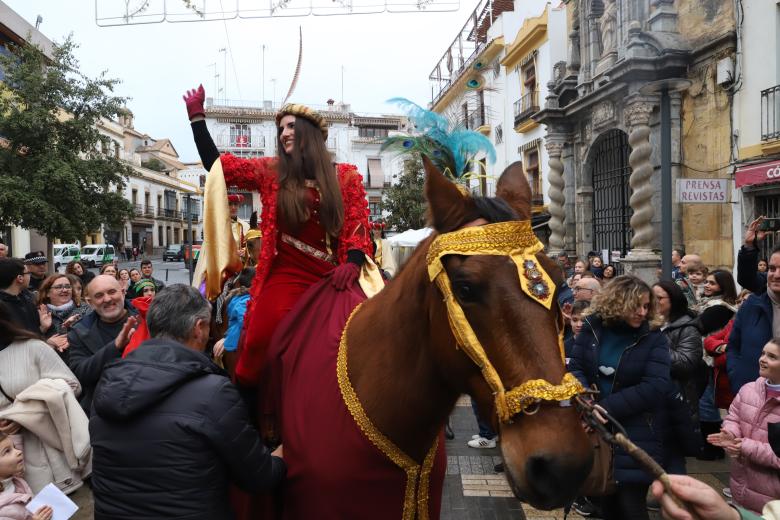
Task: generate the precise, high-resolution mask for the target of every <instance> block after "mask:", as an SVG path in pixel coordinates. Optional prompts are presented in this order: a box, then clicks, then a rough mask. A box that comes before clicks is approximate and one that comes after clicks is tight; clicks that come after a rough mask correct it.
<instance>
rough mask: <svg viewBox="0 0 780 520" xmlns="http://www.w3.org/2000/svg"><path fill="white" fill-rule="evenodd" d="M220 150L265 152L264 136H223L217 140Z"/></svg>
mask: <svg viewBox="0 0 780 520" xmlns="http://www.w3.org/2000/svg"><path fill="white" fill-rule="evenodd" d="M216 145H217V148H219V149H220V150H234V149H246V150H265V136H264V135H221V136H218V137H217V139H216Z"/></svg>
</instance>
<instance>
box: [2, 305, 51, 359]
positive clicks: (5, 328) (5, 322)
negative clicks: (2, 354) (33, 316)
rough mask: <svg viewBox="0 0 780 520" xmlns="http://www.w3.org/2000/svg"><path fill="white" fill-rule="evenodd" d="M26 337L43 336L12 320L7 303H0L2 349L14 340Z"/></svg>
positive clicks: (36, 337) (37, 337)
mask: <svg viewBox="0 0 780 520" xmlns="http://www.w3.org/2000/svg"><path fill="white" fill-rule="evenodd" d="M25 339H41V337H40V336H39V335H37V334H35V333H33V332H30V331H28V330H26V329H23V328H21V327H20V326H19V325H17V324H16V323H14V322H13V321H11V317H10V315H9V314H8V312H7V308H6V307H5V304H0V350H2V349H3V348H5V347H7V346H8V345H10V344H11V343H13V342H14V341H23V340H25Z"/></svg>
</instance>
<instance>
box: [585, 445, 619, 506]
mask: <svg viewBox="0 0 780 520" xmlns="http://www.w3.org/2000/svg"><path fill="white" fill-rule="evenodd" d="M588 440H589V441H590V443H591V445H592V446H593V467H592V468H591V470H590V474H589V475H588V477H587V478H586V479H585V482H583V483H582V487H581V488H580V492H579V494H580V496H586V497H603V496H607V495H611V494H613V493H614V492H615V474H614V453H613V450H612V445H610V444H609V443H608V442H607V441H605V440H604V439H603V438H602V437H601V435H599V433H598V432H597V431H595V430H594V431H591V432H589V433H588Z"/></svg>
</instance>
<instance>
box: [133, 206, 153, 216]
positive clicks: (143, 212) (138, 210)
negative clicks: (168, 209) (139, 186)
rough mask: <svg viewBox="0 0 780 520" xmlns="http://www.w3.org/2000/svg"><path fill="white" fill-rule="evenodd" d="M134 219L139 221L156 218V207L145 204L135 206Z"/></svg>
mask: <svg viewBox="0 0 780 520" xmlns="http://www.w3.org/2000/svg"><path fill="white" fill-rule="evenodd" d="M133 218H135V219H138V218H142V219H153V218H154V206H150V205H148V204H147V205H144V204H138V203H136V204H133Z"/></svg>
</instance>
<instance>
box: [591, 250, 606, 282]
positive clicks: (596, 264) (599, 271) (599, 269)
mask: <svg viewBox="0 0 780 520" xmlns="http://www.w3.org/2000/svg"><path fill="white" fill-rule="evenodd" d="M590 272H591V273H593V276H595V277H596V278H598V279H599V280H601V279H602V278H603V277H604V261H603V260H602V259H601V257H600V256H591V257H590Z"/></svg>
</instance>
